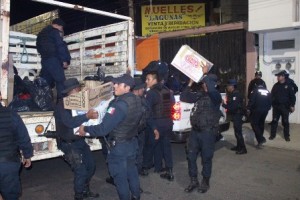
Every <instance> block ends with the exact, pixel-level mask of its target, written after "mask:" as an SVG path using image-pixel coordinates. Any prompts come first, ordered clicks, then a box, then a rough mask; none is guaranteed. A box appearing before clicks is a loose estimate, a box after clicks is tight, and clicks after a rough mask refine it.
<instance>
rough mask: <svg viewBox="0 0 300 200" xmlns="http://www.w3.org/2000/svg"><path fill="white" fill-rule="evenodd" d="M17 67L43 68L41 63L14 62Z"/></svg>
mask: <svg viewBox="0 0 300 200" xmlns="http://www.w3.org/2000/svg"><path fill="white" fill-rule="evenodd" d="M14 66H15V67H16V68H20V69H41V68H42V66H41V64H40V63H35V64H34V63H14Z"/></svg>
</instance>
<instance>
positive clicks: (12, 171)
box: [0, 92, 33, 200]
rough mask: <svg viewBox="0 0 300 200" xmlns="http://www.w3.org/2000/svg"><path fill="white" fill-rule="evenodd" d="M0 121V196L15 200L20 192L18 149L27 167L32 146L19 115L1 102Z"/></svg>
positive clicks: (29, 164)
mask: <svg viewBox="0 0 300 200" xmlns="http://www.w3.org/2000/svg"><path fill="white" fill-rule="evenodd" d="M1 100H2V96H1V92H0V101H1ZM0 121H1V123H0V197H1V195H2V197H3V198H4V199H5V200H6V199H7V200H17V199H19V196H20V194H21V183H20V175H19V171H20V158H21V156H20V155H21V154H20V151H22V156H23V159H22V163H23V165H24V167H25V168H28V167H30V166H31V157H32V156H33V148H32V145H31V141H30V137H29V135H28V131H27V129H26V127H25V125H24V122H23V121H22V119H21V118H20V116H19V115H18V114H17V113H16V112H14V111H12V110H11V109H10V108H7V107H3V106H2V104H0ZM0 199H1V198H0Z"/></svg>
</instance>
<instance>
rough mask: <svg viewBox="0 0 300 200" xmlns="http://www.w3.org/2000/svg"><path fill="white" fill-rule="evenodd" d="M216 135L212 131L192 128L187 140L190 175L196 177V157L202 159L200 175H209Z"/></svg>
mask: <svg viewBox="0 0 300 200" xmlns="http://www.w3.org/2000/svg"><path fill="white" fill-rule="evenodd" d="M215 140H216V135H215V133H214V132H213V131H211V130H210V131H201V132H198V131H195V130H192V131H191V133H190V136H189V138H188V142H187V160H188V169H189V176H190V177H198V167H197V157H198V154H199V153H200V155H201V159H202V166H203V167H202V176H203V177H210V176H211V170H212V159H213V156H214V152H215Z"/></svg>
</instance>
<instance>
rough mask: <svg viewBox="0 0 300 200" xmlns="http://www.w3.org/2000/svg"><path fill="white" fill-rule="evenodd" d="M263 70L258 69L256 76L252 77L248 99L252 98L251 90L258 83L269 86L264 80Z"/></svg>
mask: <svg viewBox="0 0 300 200" xmlns="http://www.w3.org/2000/svg"><path fill="white" fill-rule="evenodd" d="M261 77H262V72H261V71H256V72H255V77H254V79H252V80H251V81H250V83H249V85H248V99H250V94H251V92H252V91H253V90H254V89H255V88H256V87H257V86H258V84H260V85H261V84H262V85H263V86H264V87H265V88H267V86H266V83H265V82H264V80H262V78H261Z"/></svg>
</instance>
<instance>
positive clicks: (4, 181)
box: [0, 162, 21, 200]
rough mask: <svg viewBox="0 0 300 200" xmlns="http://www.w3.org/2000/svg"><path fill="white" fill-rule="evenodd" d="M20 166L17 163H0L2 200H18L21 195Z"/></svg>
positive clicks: (0, 192)
mask: <svg viewBox="0 0 300 200" xmlns="http://www.w3.org/2000/svg"><path fill="white" fill-rule="evenodd" d="M20 166H21V165H20V163H19V162H0V194H1V195H2V197H3V198H4V199H9V200H16V199H19V196H20V194H21V183H20V176H19V170H20Z"/></svg>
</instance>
